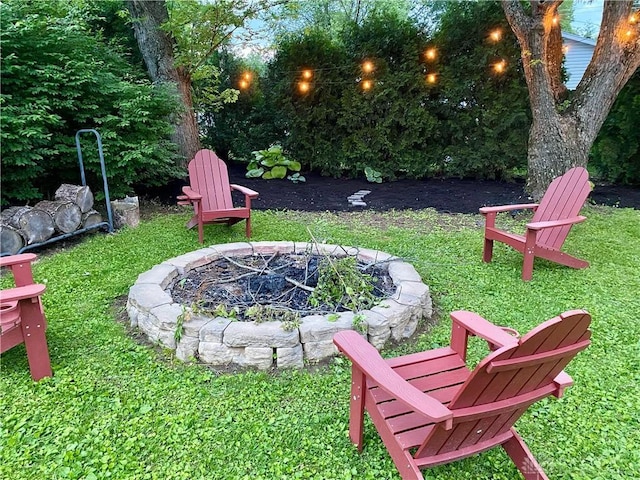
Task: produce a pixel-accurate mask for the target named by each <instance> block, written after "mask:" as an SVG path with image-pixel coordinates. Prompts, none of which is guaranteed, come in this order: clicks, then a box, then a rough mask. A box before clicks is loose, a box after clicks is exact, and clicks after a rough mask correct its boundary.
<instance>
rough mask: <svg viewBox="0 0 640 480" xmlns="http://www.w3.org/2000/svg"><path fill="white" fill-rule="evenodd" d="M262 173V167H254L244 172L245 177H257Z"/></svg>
mask: <svg viewBox="0 0 640 480" xmlns="http://www.w3.org/2000/svg"><path fill="white" fill-rule="evenodd" d="M263 173H264V168H254V169H252V170H249V171H248V172H247V173H245V175H244V176H245V177H247V178H258V177H259V176H261V175H262V174H263Z"/></svg>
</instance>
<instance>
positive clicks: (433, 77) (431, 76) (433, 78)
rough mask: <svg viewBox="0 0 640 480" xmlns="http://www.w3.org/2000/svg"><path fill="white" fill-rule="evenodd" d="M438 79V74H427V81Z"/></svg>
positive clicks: (432, 81)
mask: <svg viewBox="0 0 640 480" xmlns="http://www.w3.org/2000/svg"><path fill="white" fill-rule="evenodd" d="M437 80H438V76H437V75H436V74H435V73H430V74H429V75H427V83H436V81H437Z"/></svg>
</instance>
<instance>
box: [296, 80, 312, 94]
mask: <svg viewBox="0 0 640 480" xmlns="http://www.w3.org/2000/svg"><path fill="white" fill-rule="evenodd" d="M310 89H311V85H309V82H299V83H298V90H300V93H307V92H308V91H309V90H310Z"/></svg>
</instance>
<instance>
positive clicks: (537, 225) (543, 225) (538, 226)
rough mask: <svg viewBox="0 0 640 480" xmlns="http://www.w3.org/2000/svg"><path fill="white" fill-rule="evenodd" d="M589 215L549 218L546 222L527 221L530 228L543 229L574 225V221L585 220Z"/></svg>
mask: <svg viewBox="0 0 640 480" xmlns="http://www.w3.org/2000/svg"><path fill="white" fill-rule="evenodd" d="M586 219H587V217H583V216H582V215H578V216H577V217H570V218H563V219H561V220H549V221H546V222H531V223H527V229H528V230H542V229H545V228H552V227H562V226H563V225H573V224H574V223H580V222H584V221H585V220H586Z"/></svg>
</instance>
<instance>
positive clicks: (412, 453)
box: [333, 310, 591, 480]
mask: <svg viewBox="0 0 640 480" xmlns="http://www.w3.org/2000/svg"><path fill="white" fill-rule="evenodd" d="M451 318H452V319H453V328H452V333H451V344H450V346H448V347H444V348H439V349H436V350H430V351H426V352H421V353H415V354H412V355H406V356H403V357H398V358H394V359H389V360H384V359H383V358H382V357H381V356H380V354H379V353H378V351H377V350H376V349H375V348H374V347H373V346H372V345H370V344H369V343H368V342H367V341H366V340H365V339H363V338H362V337H361V336H360V335H359V334H358V333H356V332H355V331H352V330H347V331H342V332H339V333H337V334H336V335H335V336H334V339H333V341H334V343H335V344H336V345H337V347H338V349H339V350H340V351H341V352H343V353H344V354H345V355H346V356H347V357H349V359H350V360H351V362H352V379H351V402H350V414H349V435H350V438H351V440H352V441H353V442H354V443H355V444H356V445H357V447H358V450H359V451H362V441H363V417H364V411H365V410H366V411H367V412H368V413H369V416H370V417H371V420H372V421H373V423H374V425H375V427H376V429H377V430H378V433H379V435H380V437H381V438H382V441H383V442H384V444H385V446H386V448H387V450H388V451H389V454H390V455H391V458H392V459H393V461H394V463H395V465H396V467H397V469H398V471H399V472H400V475H401V476H402V478H403V479H404V480H408V479H422V478H423V477H422V474H421V473H420V469H421V468H430V467H434V466H436V465H441V464H445V463H450V462H453V461H455V460H459V459H462V458H465V457H469V456H471V455H474V454H476V453H479V452H483V451H485V450H488V449H490V448H493V447H497V446H502V448H504V450H505V451H506V452H507V454H508V455H509V456H510V457H511V459H512V460H513V462H514V463H515V465H516V467H517V468H518V469H519V470H520V472H521V473H522V474H523V475H524V477H525V479H527V480H534V479H536V480H538V479H546V478H547V476H546V475H545V473H544V471H543V470H542V467H541V466H540V465H539V464H538V462H536V460H535V458H534V457H533V455H532V453H531V452H530V451H529V449H528V448H527V446H526V444H525V443H524V441H523V440H522V438H521V437H520V436H519V435H518V432H516V430H515V428H514V427H513V425H514V423H515V422H516V420H518V418H520V416H521V415H522V414H523V413H524V412H525V411H526V409H527V408H528V407H529V406H530V405H532V404H533V403H535V402H536V401H538V400H540V399H542V398H545V397H547V396H549V395H554V396H556V397H560V396H561V395H562V393H563V391H564V389H565V388H566V387H568V386H570V385H571V384H572V383H573V382H572V380H571V377H569V375H567V374H566V373H565V372H564V371H563V370H562V369H563V368H564V367H565V365H567V363H569V361H570V360H571V359H572V358H573V357H574V356H575V354H576V353H578V352H579V351H580V350H583V349H585V348H586V347H587V346H588V345H589V342H590V340H589V338H590V335H591V332H590V331H589V330H588V327H589V323H590V322H591V317H590V316H589V314H588V313H586V312H584V311H581V310H575V311H570V312H566V313H563V314H562V315H560V316H558V317H555V318H553V319H551V320H548V321H546V322H544V323H543V324H541V325H539V326H538V327H536V328H534V329H533V330H531V332H529V333H528V334H527V335H525V336H524V337H522V338H521V339H518V338H517V337H515V336H513V335H511V334H509V333H507V332H505V329H502V328H500V327H496V326H494V325H493V324H492V323H490V322H488V321H487V320H485V319H483V318H482V317H480V316H479V315H477V314H475V313H471V312H465V311H458V312H454V313H452V314H451ZM470 335H477V336H478V337H481V338H483V339H485V340H486V341H487V342H488V343H489V346H490V348H492V349H495V350H494V351H493V352H492V353H490V354H489V355H488V356H487V357H486V358H485V359H484V360H482V361H481V362H480V363H479V364H478V366H477V367H476V368H475V369H474V370H473V371H470V370H469V369H468V368H467V366H466V365H465V360H466V358H465V356H466V349H467V340H468V336H470Z"/></svg>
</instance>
